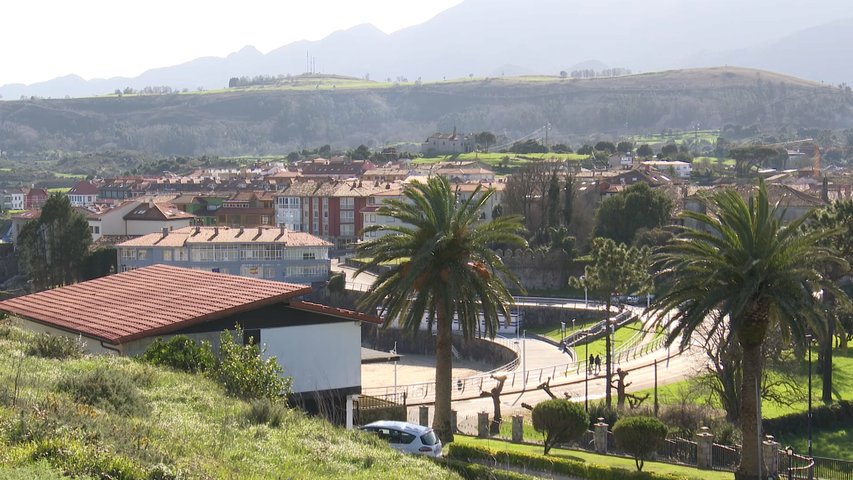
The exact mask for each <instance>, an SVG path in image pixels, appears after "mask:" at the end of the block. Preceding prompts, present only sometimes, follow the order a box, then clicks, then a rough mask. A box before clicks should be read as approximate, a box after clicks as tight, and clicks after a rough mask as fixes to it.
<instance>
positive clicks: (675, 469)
mask: <svg viewBox="0 0 853 480" xmlns="http://www.w3.org/2000/svg"><path fill="white" fill-rule="evenodd" d="M454 442H455V443H459V444H462V445H471V446H475V447H486V448H490V449H492V450H496V451H509V452H519V453H526V454H533V455H542V451H543V450H542V447H541V446H539V445H528V444H517V443H510V442H506V441H503V440H493V439H481V438H474V437H466V436H462V435H457V436H456V437H455V440H454ZM548 456H549V457H555V458H560V459H566V460H574V461H578V462H585V463H589V464H595V465H606V466H609V467H614V468H624V469H626V470H632V471H634V470H636V469H637V467H636V466H635V465H634V459H633V458H627V457H617V456H610V455H598V454H595V453H589V452H585V451H580V450H566V449H562V448H554V449H552V450H551V452H550V453H549V455H548ZM643 471H644V472H653V473H660V474H665V475H666V474H668V475H677V476H678V477H681V478H690V479H697V480H698V479H702V480H729V479H732V478H734V474H732V473H729V472H717V471H708V470H699V469H696V468H691V467H685V466H681V465H671V464H668V463H662V462H651V461H646V464H645V466H644V467H643Z"/></svg>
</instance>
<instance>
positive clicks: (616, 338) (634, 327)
mask: <svg viewBox="0 0 853 480" xmlns="http://www.w3.org/2000/svg"><path fill="white" fill-rule="evenodd" d="M642 326H643V324H642V322H640V321H639V320H635V321H633V322H630V323H628V324H627V325H624V326H622V327H620V328H619V329H617V330H616V331H615V332H614V333H613V344H612V347H613V351H616V349H617V348H619V347H620V346H622V345H623V344H624V343H625V342H627V341H628V340H630V339H631V337H633V336H634V335H636V334H637V331H638V330H639V329H640V328H642ZM605 342H606V339H605V338H603V337H602V338H599V339H598V340H594V341H592V342H591V343H590V344H589V352H588V353H586V348H585V347H584V344H582V343H581V344H579V345H575V347H574V349H575V352H577V353H579V354H581V355H583V354H584V353H586V356H587V357H589V356H590V355H601V356H602V357H603V356H604V353H605V347H606V345H605ZM601 360H602V368H604V363H603V362H604V359H603V358H602V359H601Z"/></svg>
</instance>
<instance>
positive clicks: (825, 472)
mask: <svg viewBox="0 0 853 480" xmlns="http://www.w3.org/2000/svg"><path fill="white" fill-rule="evenodd" d="M812 461H813V462H814V467H813V468H814V470H813V475H814V478H818V479H822V478H827V479H831V480H853V462H850V461H846V460H838V459H834V458H823V457H813V458H812Z"/></svg>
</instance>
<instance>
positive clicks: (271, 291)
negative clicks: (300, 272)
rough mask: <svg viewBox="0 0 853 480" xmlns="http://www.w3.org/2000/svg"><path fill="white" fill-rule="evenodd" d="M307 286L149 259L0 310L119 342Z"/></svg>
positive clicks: (276, 299)
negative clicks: (140, 265) (147, 264)
mask: <svg viewBox="0 0 853 480" xmlns="http://www.w3.org/2000/svg"><path fill="white" fill-rule="evenodd" d="M310 291H311V289H310V287H307V286H304V285H296V284H290V283H284V282H274V281H270V280H258V279H253V278H247V277H240V276H236V275H225V274H221V273H212V272H204V271H199V270H190V269H186V268H178V267H171V266H166V265H154V266H151V267H145V268H140V269H138V270H132V271H130V272H124V273H119V274H117V275H110V276H107V277H102V278H98V279H95V280H90V281H87V282H82V283H77V284H74V285H69V286H67V287H61V288H56V289H54V290H46V291H44V292H39V293H34V294H31V295H25V296H22V297H17V298H12V299H9V300H5V301H3V302H0V311H4V312H7V313H10V314H13V315H18V316H21V317H24V318H27V319H30V320H33V321H36V322H39V323H43V324H47V325H51V326H55V327H57V328H60V329H63V330H67V331H70V332H75V333H77V332H79V333H81V334H82V335H85V336H87V337H93V338H97V339H101V340H105V341H108V342H110V343H113V344H116V345H118V344H122V343H126V342H128V341H130V340H135V339H138V338H143V337H148V336H152V335H162V334H165V333H168V332H172V331H175V330H177V329H180V328H183V327H187V326H189V325H195V324H198V323H203V322H207V321H211V320H215V319H218V318H222V317H225V316H227V315H231V314H234V313H238V312H241V311H245V310H249V309H253V308H258V307H262V306H266V305H271V304H274V303H278V302H281V301H283V300H286V299H290V298H293V297H296V296H298V295H303V294H306V293H309V292H310Z"/></svg>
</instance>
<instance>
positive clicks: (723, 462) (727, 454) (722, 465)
mask: <svg viewBox="0 0 853 480" xmlns="http://www.w3.org/2000/svg"><path fill="white" fill-rule="evenodd" d="M738 465H740V449H738V448H735V447H732V446H729V445H720V444H718V443H715V444H713V446H712V447H711V468H713V469H714V470H726V471H729V472H733V471H734V470H735V469H737V466H738Z"/></svg>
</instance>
